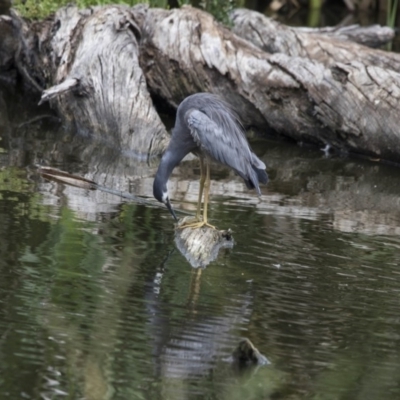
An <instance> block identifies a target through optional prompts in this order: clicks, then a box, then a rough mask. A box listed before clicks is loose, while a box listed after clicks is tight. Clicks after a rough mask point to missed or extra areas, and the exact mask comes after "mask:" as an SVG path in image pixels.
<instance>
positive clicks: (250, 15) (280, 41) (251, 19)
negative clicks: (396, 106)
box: [231, 9, 400, 72]
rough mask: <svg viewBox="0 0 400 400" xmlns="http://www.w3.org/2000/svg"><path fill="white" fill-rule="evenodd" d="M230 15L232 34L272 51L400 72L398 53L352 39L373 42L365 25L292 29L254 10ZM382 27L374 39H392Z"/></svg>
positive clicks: (240, 11)
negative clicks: (354, 62)
mask: <svg viewBox="0 0 400 400" xmlns="http://www.w3.org/2000/svg"><path fill="white" fill-rule="evenodd" d="M231 18H232V22H233V24H234V26H233V32H234V33H235V34H237V35H238V36H240V37H242V38H243V39H246V40H248V41H249V42H251V43H253V44H254V45H255V46H257V47H258V48H260V49H262V50H264V51H266V52H268V53H271V54H274V53H283V54H286V55H288V56H291V57H304V58H307V59H310V60H313V61H318V62H320V63H323V64H324V65H326V66H333V65H335V63H336V62H341V63H348V62H353V61H358V62H361V63H363V64H364V65H365V66H372V65H373V66H377V67H381V68H386V69H391V70H393V71H397V72H400V54H397V53H390V52H387V51H383V50H376V49H371V48H369V47H366V46H363V45H360V44H357V43H355V41H358V42H364V44H367V43H371V42H373V41H372V39H371V38H370V37H369V36H366V32H368V28H363V29H357V30H355V29H353V30H351V29H349V28H348V27H347V29H344V28H342V29H340V30H332V31H329V30H327V29H325V30H320V31H314V30H311V29H303V28H291V27H288V26H285V25H282V24H280V23H279V22H277V21H274V20H272V19H270V18H267V17H266V16H265V15H263V14H260V13H258V12H256V11H251V10H245V9H237V10H235V11H234V12H232V14H231ZM370 30H371V31H374V32H375V31H377V29H375V28H373V27H370ZM381 30H382V31H384V32H383V34H382V35H380V33H379V32H380V31H377V33H376V35H375V36H374V37H375V38H376V39H377V40H378V39H379V38H380V37H382V36H384V37H385V39H386V40H385V41H388V40H390V39H392V38H393V36H394V31H393V29H391V28H387V27H383V28H381ZM385 31H386V32H387V36H385ZM350 32H352V33H353V35H352V36H350V35H349V33H350ZM389 33H391V36H390V35H389ZM357 34H358V35H357ZM357 39H358V40H357ZM378 43H379V42H378ZM378 43H377V44H378ZM380 44H383V43H380Z"/></svg>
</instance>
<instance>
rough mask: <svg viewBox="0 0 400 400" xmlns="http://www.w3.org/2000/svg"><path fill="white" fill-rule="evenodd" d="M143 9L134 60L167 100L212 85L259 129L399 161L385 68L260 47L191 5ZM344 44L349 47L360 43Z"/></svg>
mask: <svg viewBox="0 0 400 400" xmlns="http://www.w3.org/2000/svg"><path fill="white" fill-rule="evenodd" d="M140 12H142V13H143V8H140ZM145 13H146V16H145V18H142V21H143V22H142V24H141V28H142V39H141V48H140V57H141V65H142V67H143V69H144V72H145V74H146V78H147V82H148V86H149V87H150V88H151V90H152V91H153V92H154V93H156V94H157V95H159V96H160V97H162V98H164V99H165V100H166V101H168V102H169V103H170V104H171V105H173V106H176V105H177V104H178V103H179V102H180V101H181V100H182V99H183V98H184V97H185V96H187V95H188V94H191V93H193V92H199V91H212V92H216V93H219V94H220V95H222V96H223V97H225V98H226V99H228V101H230V102H231V103H232V104H233V105H234V106H236V108H237V109H238V111H239V113H240V116H241V118H242V120H243V122H244V123H245V124H246V125H250V126H254V127H256V128H258V129H259V130H262V131H263V132H266V131H269V132H275V133H277V134H279V135H283V136H285V137H288V138H292V139H294V140H295V141H297V142H304V141H305V142H311V143H316V144H319V145H324V146H326V145H329V146H331V147H334V148H337V149H339V150H342V151H352V152H356V153H362V154H365V155H370V156H374V157H380V158H384V159H388V160H392V161H396V162H400V135H399V133H398V129H397V125H398V113H397V112H396V111H395V110H396V109H397V103H398V98H399V96H400V88H399V86H400V74H398V73H397V72H395V71H394V70H393V69H386V68H385V69H384V68H381V67H379V66H375V65H370V64H369V63H363V62H361V61H358V62H357V61H353V62H350V63H346V64H345V63H339V62H336V63H334V64H333V65H331V66H326V65H324V64H322V63H320V62H317V61H314V60H311V59H308V58H304V57H290V56H287V55H285V54H268V53H266V52H264V51H262V50H260V49H258V48H256V47H255V46H254V45H252V44H251V43H250V42H248V41H246V40H244V39H242V38H240V37H238V36H237V35H235V34H234V33H232V32H231V31H229V30H228V29H227V28H225V27H223V26H221V25H220V24H218V23H217V22H216V21H215V20H214V19H213V18H212V17H211V16H210V15H209V14H207V13H205V12H202V11H200V10H197V9H193V8H191V7H183V8H181V9H175V10H170V11H167V10H160V9H148V10H146V11H145ZM352 45H353V46H355V47H354V48H353V49H354V53H356V50H357V49H358V48H360V47H363V46H361V45H358V44H356V43H352ZM371 51H372V52H373V51H377V50H371ZM388 54H389V53H388ZM380 55H381V53H380V52H379V57H380ZM379 57H378V58H379ZM396 57H397V58H398V56H393V58H396Z"/></svg>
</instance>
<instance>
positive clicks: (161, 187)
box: [153, 177, 178, 221]
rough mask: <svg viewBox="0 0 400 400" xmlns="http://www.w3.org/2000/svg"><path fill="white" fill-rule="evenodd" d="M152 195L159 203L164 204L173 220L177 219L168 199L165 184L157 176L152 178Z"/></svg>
mask: <svg viewBox="0 0 400 400" xmlns="http://www.w3.org/2000/svg"><path fill="white" fill-rule="evenodd" d="M153 195H154V197H155V198H156V199H157V200H158V201H159V202H160V203H164V204H165V206H166V207H167V208H168V210H169V212H170V213H171V215H172V216H173V217H174V219H175V221H178V218H177V216H176V214H175V211H174V209H173V208H172V205H171V202H170V201H169V196H168V189H167V184H166V183H163V182H161V181H160V180H158V179H157V177H156V179H155V180H154V184H153Z"/></svg>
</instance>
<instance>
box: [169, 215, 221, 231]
mask: <svg viewBox="0 0 400 400" xmlns="http://www.w3.org/2000/svg"><path fill="white" fill-rule="evenodd" d="M203 226H208V227H209V228H211V229H216V228H215V226H214V225H211V224H209V223H208V222H207V221H203V220H202V218H201V217H200V218H198V217H193V218H185V219H184V220H183V221H182V223H181V224H180V225H178V226H177V227H176V229H185V228H191V229H198V228H202V227H203Z"/></svg>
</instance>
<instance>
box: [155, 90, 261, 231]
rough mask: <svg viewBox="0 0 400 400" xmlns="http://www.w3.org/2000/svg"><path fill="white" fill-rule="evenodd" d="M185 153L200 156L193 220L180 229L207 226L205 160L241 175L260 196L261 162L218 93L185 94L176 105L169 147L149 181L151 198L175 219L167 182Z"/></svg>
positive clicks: (207, 190)
mask: <svg viewBox="0 0 400 400" xmlns="http://www.w3.org/2000/svg"><path fill="white" fill-rule="evenodd" d="M189 153H194V154H196V155H197V156H198V157H199V159H200V171H201V177H200V190H199V198H198V203H197V212H196V222H194V223H190V224H185V225H183V226H182V225H181V226H180V228H186V227H192V228H200V227H202V226H205V225H206V226H209V227H212V228H214V227H213V226H212V225H210V224H209V223H208V219H207V206H208V196H209V189H210V166H209V161H210V160H214V161H217V162H219V163H220V164H223V165H226V166H228V167H230V168H232V169H233V170H234V171H235V172H236V173H237V174H238V175H239V176H240V177H242V178H243V180H244V181H245V183H246V185H247V187H248V188H249V189H255V190H256V191H257V194H258V195H261V192H260V186H259V183H260V182H261V183H264V184H265V183H267V182H268V175H267V173H266V171H265V168H266V167H265V164H264V163H263V162H262V161H261V160H260V159H259V158H258V157H257V156H256V155H255V154H254V153H253V152H252V151H251V149H250V147H249V144H248V142H247V140H246V137H245V134H244V131H243V127H242V125H241V124H240V121H239V118H238V116H237V114H236V112H235V111H234V110H233V109H232V107H231V106H230V105H229V104H228V103H226V102H225V101H224V100H222V99H221V98H220V97H219V96H217V95H214V94H211V93H197V94H193V95H191V96H189V97H187V98H186V99H185V100H183V101H182V103H181V104H180V105H179V107H178V110H177V115H176V121H175V127H174V128H173V130H172V137H171V141H170V143H169V146H168V148H167V150H166V151H165V153H164V154H163V156H162V158H161V162H160V165H159V167H158V170H157V173H156V177H155V179H154V184H153V194H154V197H155V198H156V199H157V200H158V201H160V202H161V203H164V204H165V205H166V206H167V208H168V210H169V211H170V213H171V214H172V216H173V217H174V218H175V220H176V221H177V220H178V219H177V217H176V215H175V212H174V210H173V208H172V206H171V203H170V200H169V196H168V190H167V182H168V179H169V177H170V175H171V173H172V171H173V169H174V168H175V167H176V166H177V165H178V164H179V163H180V162H181V161H182V159H183V158H184V157H185V156H186V155H187V154H189ZM203 189H204V208H203V216H202V217H201V215H200V214H201V212H200V210H201V200H202V196H203Z"/></svg>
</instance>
